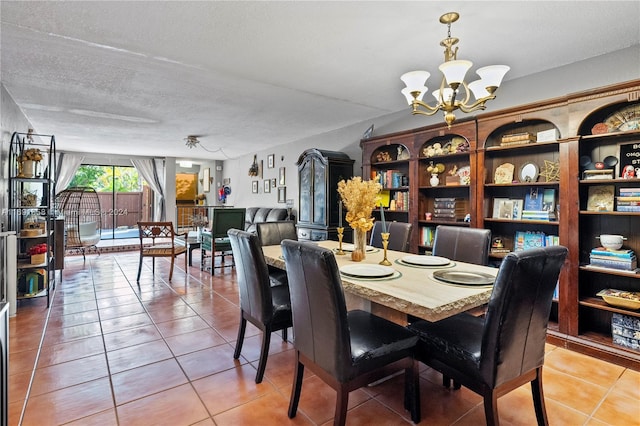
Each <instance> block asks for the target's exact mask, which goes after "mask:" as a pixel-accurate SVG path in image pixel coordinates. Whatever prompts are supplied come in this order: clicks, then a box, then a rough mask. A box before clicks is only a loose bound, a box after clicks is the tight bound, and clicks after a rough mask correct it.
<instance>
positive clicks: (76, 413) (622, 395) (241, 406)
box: [9, 252, 640, 426]
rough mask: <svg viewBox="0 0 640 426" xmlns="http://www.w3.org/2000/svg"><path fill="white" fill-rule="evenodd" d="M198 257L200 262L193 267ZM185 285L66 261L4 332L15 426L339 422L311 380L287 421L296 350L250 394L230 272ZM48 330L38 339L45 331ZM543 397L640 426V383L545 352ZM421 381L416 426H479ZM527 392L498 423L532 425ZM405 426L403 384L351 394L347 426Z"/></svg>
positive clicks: (252, 359) (573, 411) (278, 349)
mask: <svg viewBox="0 0 640 426" xmlns="http://www.w3.org/2000/svg"><path fill="white" fill-rule="evenodd" d="M196 258H197V257H196ZM198 263H199V261H198V262H195V261H194V267H192V268H190V270H189V271H188V275H187V274H185V272H184V271H183V270H182V269H181V267H182V265H183V263H182V261H181V260H180V261H179V262H178V263H177V270H176V271H175V272H174V278H173V282H172V283H168V282H165V281H164V279H165V278H166V276H167V272H168V265H169V263H168V261H167V260H166V259H160V260H158V262H157V264H156V274H155V277H154V276H153V275H152V273H151V268H150V260H147V261H145V267H144V269H143V274H142V279H141V282H140V285H139V286H138V285H136V282H135V277H136V273H137V267H138V256H137V253H135V252H129V253H115V254H102V255H100V256H97V255H89V256H87V260H86V262H83V261H82V256H70V257H67V259H66V269H65V270H64V281H63V282H62V283H59V284H58V287H57V290H56V292H55V294H54V296H53V302H52V306H51V309H50V311H48V310H47V309H46V306H45V305H46V304H45V301H44V299H38V300H30V301H23V303H22V304H21V305H20V306H19V309H18V315H17V316H16V317H14V318H12V319H11V320H10V333H11V338H10V364H9V369H10V376H9V387H10V393H9V399H10V401H9V402H10V407H9V424H10V425H17V424H22V425H62V424H69V425H101V426H102V425H171V426H176V425H220V426H222V425H282V424H308V425H327V424H331V423H332V416H333V410H334V401H335V393H334V392H333V391H332V390H331V388H329V387H328V386H326V385H325V384H323V383H322V382H321V381H320V380H319V379H318V378H317V377H314V376H313V375H311V374H308V375H307V376H306V378H305V382H304V385H303V389H302V397H301V402H300V408H299V410H298V416H297V417H296V418H295V419H293V420H289V419H288V418H287V407H288V401H289V392H290V388H291V382H292V371H293V363H294V356H293V350H292V345H291V344H290V343H284V342H282V339H279V338H277V337H276V336H274V338H272V340H271V350H270V356H269V361H268V363H267V369H266V373H265V380H264V381H263V382H262V383H261V384H259V385H256V384H255V383H254V376H255V368H256V364H257V359H258V355H259V343H260V335H259V334H258V330H257V329H256V328H253V327H252V328H250V329H248V330H247V338H246V340H245V344H244V348H243V351H242V356H241V358H240V359H239V360H237V361H235V360H234V359H233V348H234V341H235V339H236V332H237V325H238V318H239V314H238V292H237V289H236V283H235V273H234V271H233V270H231V269H230V268H226V269H224V270H220V269H217V270H216V274H215V275H214V276H213V277H211V275H210V274H209V273H206V272H205V273H202V272H200V270H199V265H198ZM43 330H44V332H43ZM544 371H545V372H544V386H545V388H544V390H545V398H546V402H547V410H548V414H549V418H550V424H552V425H593V426H601V425H607V424H609V425H625V426H627V425H640V402H639V401H640V373H639V372H637V371H633V370H629V369H625V368H622V367H619V366H617V365H614V364H610V363H607V362H603V361H600V360H597V359H594V358H590V357H587V356H584V355H581V354H577V353H573V352H570V351H567V350H565V349H562V348H558V347H554V346H550V345H549V346H548V353H547V357H546V363H545V370H544ZM440 380H441V379H440V375H439V374H437V373H435V372H434V371H432V370H430V369H428V368H426V367H424V368H423V369H422V372H421V396H422V416H423V417H422V424H425V425H474V426H475V425H478V424H484V414H483V409H482V402H481V399H480V397H479V396H477V395H475V394H473V393H472V392H470V391H468V390H466V389H464V388H463V389H462V390H459V391H452V390H447V389H444V388H443V387H442V386H441V385H440ZM530 395H531V394H530V390H529V387H522V388H520V389H517V390H516V391H514V392H512V393H510V394H508V395H506V396H504V397H502V398H500V400H499V410H500V418H501V421H502V422H503V424H507V425H532V424H535V415H534V412H533V404H532V402H531V396H530ZM407 423H411V422H410V420H409V418H408V415H407V413H406V412H405V411H404V410H403V409H402V376H400V377H396V378H393V379H391V380H389V381H387V382H385V383H383V384H380V385H378V386H374V387H367V388H365V389H361V390H358V391H355V392H353V393H352V394H351V397H350V409H349V413H348V416H347V424H348V425H385V426H386V425H400V424H407Z"/></svg>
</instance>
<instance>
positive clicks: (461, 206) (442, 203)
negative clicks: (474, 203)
mask: <svg viewBox="0 0 640 426" xmlns="http://www.w3.org/2000/svg"><path fill="white" fill-rule="evenodd" d="M467 210H468V208H467V205H466V203H465V200H464V199H463V198H455V197H445V198H435V199H434V202H433V217H434V218H436V219H441V220H442V219H443V220H456V221H457V220H463V219H464V217H465V216H466V214H467Z"/></svg>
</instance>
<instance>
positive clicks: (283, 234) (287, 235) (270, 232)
mask: <svg viewBox="0 0 640 426" xmlns="http://www.w3.org/2000/svg"><path fill="white" fill-rule="evenodd" d="M256 232H257V233H258V238H259V239H260V243H261V244H262V245H263V246H273V245H276V244H278V245H279V244H280V243H281V242H282V240H286V239H288V240H297V239H298V233H297V231H296V224H295V222H293V221H291V220H282V221H278V222H260V223H256ZM268 268H269V279H270V280H271V285H287V284H288V281H287V271H285V270H283V269H280V268H276V267H275V266H271V265H268Z"/></svg>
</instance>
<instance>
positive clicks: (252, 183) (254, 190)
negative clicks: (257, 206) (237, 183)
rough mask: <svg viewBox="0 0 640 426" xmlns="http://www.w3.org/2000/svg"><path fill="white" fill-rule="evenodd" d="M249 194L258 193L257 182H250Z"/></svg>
mask: <svg viewBox="0 0 640 426" xmlns="http://www.w3.org/2000/svg"><path fill="white" fill-rule="evenodd" d="M251 192H252V193H254V194H257V193H258V181H257V180H254V181H251Z"/></svg>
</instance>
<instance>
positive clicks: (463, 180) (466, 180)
mask: <svg viewBox="0 0 640 426" xmlns="http://www.w3.org/2000/svg"><path fill="white" fill-rule="evenodd" d="M456 174H457V175H458V176H459V177H460V185H469V184H470V183H471V167H470V166H462V167H460V168H459V169H458V172H457V173H456Z"/></svg>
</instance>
